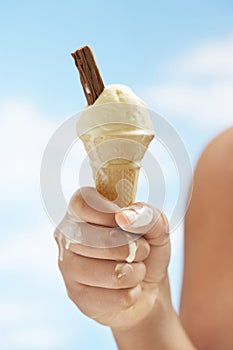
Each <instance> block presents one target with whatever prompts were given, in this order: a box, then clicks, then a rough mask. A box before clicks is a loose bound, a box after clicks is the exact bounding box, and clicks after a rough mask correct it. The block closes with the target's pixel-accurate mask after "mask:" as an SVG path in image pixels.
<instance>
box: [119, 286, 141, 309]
mask: <svg viewBox="0 0 233 350" xmlns="http://www.w3.org/2000/svg"><path fill="white" fill-rule="evenodd" d="M137 289H138V287H137V286H134V287H133V288H130V289H127V290H126V291H125V293H124V297H123V305H124V307H125V308H129V307H130V306H132V305H133V304H134V303H135V301H136V300H137Z"/></svg>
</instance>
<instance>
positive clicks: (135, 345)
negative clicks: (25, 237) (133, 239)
mask: <svg viewBox="0 0 233 350" xmlns="http://www.w3.org/2000/svg"><path fill="white" fill-rule="evenodd" d="M84 192H86V195H87V196H88V198H89V199H90V198H91V199H92V200H93V203H95V208H93V207H90V206H89V205H88V203H87V202H85V200H84V198H83V197H82V194H81V192H80V191H78V192H77V193H76V194H75V195H74V196H73V198H72V200H71V203H70V212H72V213H73V215H74V217H78V218H80V219H82V223H81V224H80V225H82V226H79V225H78V224H77V230H79V229H81V230H83V231H82V232H83V234H87V235H89V233H88V230H89V228H88V224H87V222H90V220H91V222H92V223H94V224H95V225H97V226H96V230H98V225H101V226H104V227H106V228H107V229H108V228H109V232H107V237H109V234H110V232H111V230H112V229H111V227H114V226H116V224H117V225H118V226H120V227H121V228H122V230H123V231H122V233H123V232H124V230H126V231H127V232H132V233H134V234H137V233H140V234H141V233H144V236H143V237H141V238H139V239H138V240H137V250H136V256H135V258H134V261H133V262H131V263H130V264H129V263H126V259H127V256H128V255H129V247H128V245H124V246H120V247H112V248H94V247H90V246H86V245H81V244H74V243H71V244H70V245H69V248H68V249H63V260H62V261H59V266H60V269H61V272H62V275H63V278H64V282H65V284H66V288H67V292H68V295H69V297H70V298H71V300H73V302H74V303H75V304H76V305H77V306H78V307H79V309H80V310H81V311H82V312H83V313H84V314H86V315H87V316H89V317H91V318H93V319H94V320H96V321H98V322H99V323H101V324H104V325H107V326H109V327H110V328H111V329H112V332H113V335H114V337H115V339H116V342H117V344H118V347H119V349H120V350H131V349H134V350H142V349H147V350H152V349H153V350H154V349H155V348H156V349H157V350H176V349H177V350H194V347H193V346H192V344H191V342H190V340H189V339H188V337H187V335H186V334H185V332H184V330H183V328H182V326H181V323H180V321H179V319H178V317H177V315H176V313H175V311H174V310H173V307H172V304H171V298H170V289H169V282H168V277H167V266H168V262H169V256H170V240H169V234H168V232H167V220H166V218H165V216H164V215H163V214H162V213H161V212H160V211H158V210H157V209H155V208H153V207H151V206H149V205H147V204H145V203H137V204H134V205H133V206H132V207H128V208H127V209H125V210H123V211H120V212H119V211H118V212H117V213H115V214H114V212H111V211H110V213H109V214H107V213H106V212H101V211H100V208H101V206H102V207H103V203H101V202H102V201H103V199H101V200H100V198H99V197H100V196H99V195H98V196H97V193H96V191H94V189H90V188H86V189H82V193H84ZM105 205H107V206H109V205H110V202H106V201H105ZM96 208H98V210H97V209H96ZM105 208H106V207H105ZM140 215H143V217H144V219H143V221H144V223H145V218H147V224H146V225H144V226H142V225H141V216H140ZM148 218H149V222H148ZM69 220H70V218H68V219H67V218H65V219H64V222H63V228H65V226H66V225H68V228H69ZM85 222H86V223H85ZM57 234H58V232H57ZM79 234H80V233H79ZM55 236H56V233H55ZM107 237H106V238H107ZM89 238H90V235H89ZM59 241H60V239H59V240H58V242H59ZM63 244H64V245H65V241H64V242H63Z"/></svg>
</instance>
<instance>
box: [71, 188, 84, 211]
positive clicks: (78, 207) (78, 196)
mask: <svg viewBox="0 0 233 350" xmlns="http://www.w3.org/2000/svg"><path fill="white" fill-rule="evenodd" d="M86 207H87V204H86V202H85V201H84V199H83V197H82V193H81V190H80V189H79V190H78V191H76V192H75V193H74V194H73V196H72V197H71V199H70V202H69V209H70V210H71V212H72V213H73V214H74V215H77V214H78V213H80V212H82V211H85V210H86Z"/></svg>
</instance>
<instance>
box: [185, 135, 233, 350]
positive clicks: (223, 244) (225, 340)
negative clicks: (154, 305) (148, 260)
mask: <svg viewBox="0 0 233 350" xmlns="http://www.w3.org/2000/svg"><path fill="white" fill-rule="evenodd" d="M180 317H181V320H182V323H183V325H184V328H185V329H186V331H187V333H188V334H189V336H190V338H191V339H192V341H193V343H194V344H195V345H196V346H197V348H198V349H199V350H202V349H203V350H219V349H222V350H230V349H232V347H233V332H232V325H233V129H230V130H228V131H227V132H225V133H223V134H221V135H220V136H219V137H217V138H216V139H215V140H214V141H213V142H212V143H211V144H210V145H209V146H208V147H207V149H206V150H205V152H204V153H203V155H202V157H201V158H200V161H199V163H198V165H197V169H196V172H195V176H194V191H193V195H192V200H191V204H190V207H189V210H188V213H187V216H186V224H185V267H184V280H183V291H182V299H181V309H180Z"/></svg>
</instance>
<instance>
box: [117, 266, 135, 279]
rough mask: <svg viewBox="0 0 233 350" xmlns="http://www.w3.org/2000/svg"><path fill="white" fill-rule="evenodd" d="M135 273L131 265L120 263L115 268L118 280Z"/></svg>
mask: <svg viewBox="0 0 233 350" xmlns="http://www.w3.org/2000/svg"><path fill="white" fill-rule="evenodd" d="M132 271H133V267H132V266H131V265H130V264H125V263H120V264H117V265H116V267H115V272H116V276H117V278H118V279H120V278H122V277H123V276H126V275H127V274H129V273H131V272H132Z"/></svg>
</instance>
